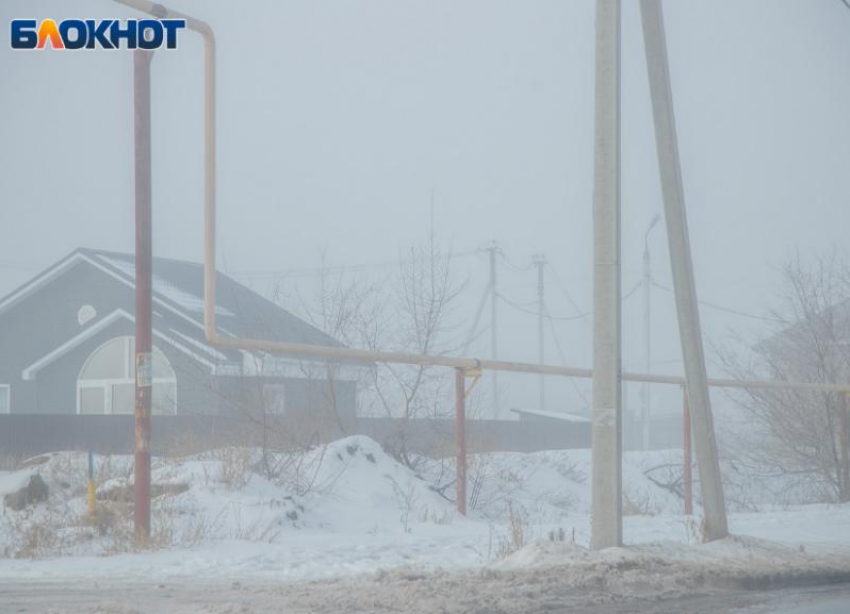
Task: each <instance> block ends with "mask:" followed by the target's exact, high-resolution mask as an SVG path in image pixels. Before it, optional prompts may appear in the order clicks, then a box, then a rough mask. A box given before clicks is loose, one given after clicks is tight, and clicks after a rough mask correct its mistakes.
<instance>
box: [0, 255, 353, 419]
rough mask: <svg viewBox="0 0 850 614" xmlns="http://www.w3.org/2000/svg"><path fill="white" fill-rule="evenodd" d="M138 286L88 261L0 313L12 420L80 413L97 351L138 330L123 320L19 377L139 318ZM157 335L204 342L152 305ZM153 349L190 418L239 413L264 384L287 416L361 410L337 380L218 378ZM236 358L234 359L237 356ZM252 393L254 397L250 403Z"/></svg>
mask: <svg viewBox="0 0 850 614" xmlns="http://www.w3.org/2000/svg"><path fill="white" fill-rule="evenodd" d="M134 299H135V296H134V290H133V288H132V287H130V286H128V285H127V284H125V283H122V282H121V281H119V280H116V279H114V278H113V277H111V276H110V275H108V274H106V273H104V272H103V271H101V270H100V269H98V268H97V267H94V266H92V265H91V264H90V263H88V262H86V261H85V260H81V261H79V262H77V263H76V264H74V265H72V266H71V267H70V268H68V269H67V270H66V271H64V272H63V273H62V274H61V275H58V276H57V277H55V278H54V279H52V280H50V281H49V282H47V283H45V284H44V285H42V286H41V287H40V288H39V289H38V290H37V291H35V292H33V293H32V294H30V295H29V296H27V297H25V298H23V299H22V300H20V301H19V302H17V303H16V304H14V305H12V306H11V307H8V308H7V309H6V310H5V311H3V312H0V384H10V385H11V387H12V390H11V399H12V405H11V410H12V412H13V413H14V414H75V413H76V411H77V379H78V377H79V374H80V371H81V369H82V367H83V365H84V364H85V362H86V360H87V359H88V357H89V356H91V354H92V352H94V351H95V350H96V349H97V348H98V347H100V346H101V345H102V344H103V343H106V342H107V341H109V340H110V339H113V338H115V337H118V336H124V335H133V334H134V324H133V322H132V321H130V320H126V319H121V320H117V321H116V322H113V323H112V324H110V325H109V326H108V327H106V328H105V329H104V330H102V331H99V332H98V333H96V334H94V335H92V336H91V337H89V338H87V339H85V340H84V341H82V342H81V343H80V344H79V345H77V346H76V347H74V348H73V349H71V350H69V351H68V352H67V353H65V354H63V355H62V356H60V357H59V358H57V359H56V360H55V361H54V362H52V363H51V364H49V365H47V366H45V367H44V368H42V369H41V370H39V371H38V372H37V373H36V376H35V379H34V380H33V381H24V380H23V379H22V377H21V372H22V371H23V370H24V369H25V368H26V367H28V366H30V365H31V364H33V363H34V362H36V361H37V360H39V359H41V358H42V357H43V356H45V355H46V354H49V353H50V352H51V351H53V350H55V349H56V348H57V347H59V346H61V345H62V344H63V343H65V342H67V341H68V340H70V339H72V338H73V337H75V336H77V335H79V334H80V333H82V332H85V330H86V328H87V326H91V325H93V324H95V323H96V322H97V321H99V320H100V319H102V318H103V317H105V316H107V315H109V314H110V313H112V312H113V311H114V310H116V309H123V310H124V311H126V312H127V313H129V314H132V313H133V312H134V305H135V300H134ZM83 305H92V306H93V307H94V308H95V309H96V310H97V317H96V318H95V320H93V321H92V322H90V323H88V325H83V326H80V324H79V323H78V321H77V313H78V311H79V309H80V307H82V306H83ZM153 326H154V329H156V330H159V331H161V332H162V333H163V334H165V335H169V336H173V331H175V330H176V331H178V332H180V333H182V334H184V335H187V336H188V337H190V338H197V337H199V331H200V328H199V327H198V326H197V325H196V324H194V323H192V322H189V321H187V320H186V319H185V318H182V317H180V316H178V315H176V314H174V313H173V312H171V311H169V310H167V309H165V308H163V307H162V306H161V305H158V304H156V303H154V320H153ZM177 340H178V342H180V343H181V345H183V346H184V347H186V348H188V349H189V350H190V351H191V353H196V354H203V352H202V351H200V350H198V349H197V348H194V347H193V346H192V345H191V344H189V343H188V342H186V341H185V340H181V339H179V338H178V339H177ZM154 344H155V345H156V346H157V347H158V348H159V349H160V350H161V351H162V352H163V353H164V354H165V356H166V357H167V358H168V360H169V362H170V363H171V366H172V367H173V369H174V371H175V374H176V377H177V411H178V413H180V414H184V415H196V414H213V413H222V414H225V415H236V414H237V413H239V411H244V410H245V409H246V408H250V409H252V410H256V408H257V407H258V406H259V403H258V400H257V398H256V396H258V395H257V394H256V392H252V391H259V390H261V389H262V388H261V384H262V383H283V384H284V385H285V386H286V393H285V395H286V411H287V413H293V414H299V415H303V414H305V413H316V414H318V415H319V416H320V417H325V418H329V419H330V418H332V419H342V420H343V421H349V422H350V420H351V419H353V417H354V413H355V407H356V400H355V397H356V385H355V383H354V382H336V383H335V385H334V386H333V387H330V386H329V385H328V383H327V382H326V381H324V380H323V381H321V382H320V381H318V380H316V381H312V382H311V381H308V380H306V379H298V378H256V381H254V380H255V378H239V377H213V376H212V375H211V373H210V368H209V366H208V365H205V364H203V363H201V362H198V361H197V360H196V359H195V358H194V357H193V356H191V355H189V354H187V353H186V352H185V351H181V350H180V349H178V348H176V347H174V346H173V345H172V344H170V343H168V342H166V341H164V340H162V339H158V338H157V337H156V336H154ZM239 356H240V355H239V353H235V354H234V356H232V357H231V358H239ZM252 395H254V396H253V397H252Z"/></svg>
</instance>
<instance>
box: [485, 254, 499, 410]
mask: <svg viewBox="0 0 850 614" xmlns="http://www.w3.org/2000/svg"><path fill="white" fill-rule="evenodd" d="M487 251H489V252H490V358H492V359H493V360H497V359H498V357H499V334H498V327H497V325H496V324H497V321H498V320H497V315H498V312H497V304H498V301H499V293H498V291H497V290H496V254H497V252H498V251H499V246H498V244H497V243H496V242H495V241H493V243H492V244H491V245H490V247H489V248H487ZM493 417H494V418H498V417H499V373H498V371H493Z"/></svg>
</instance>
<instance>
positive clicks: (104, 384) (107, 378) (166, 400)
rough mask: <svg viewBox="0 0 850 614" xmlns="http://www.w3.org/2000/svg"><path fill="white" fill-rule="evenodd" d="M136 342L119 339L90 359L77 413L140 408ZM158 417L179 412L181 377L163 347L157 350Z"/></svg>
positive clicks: (80, 381)
mask: <svg viewBox="0 0 850 614" xmlns="http://www.w3.org/2000/svg"><path fill="white" fill-rule="evenodd" d="M135 356H136V340H135V339H134V338H133V337H118V338H116V339H112V340H111V341H107V342H106V343H104V344H103V345H102V346H100V347H99V348H97V349H96V350H95V351H94V352H93V353H92V355H91V356H89V358H88V360H87V361H86V364H85V365H83V369H82V371H80V377H79V379H78V380H77V413H80V414H132V413H133V412H134V411H135V409H136V359H135ZM151 410H152V412H153V413H154V414H174V413H176V412H177V377H176V376H175V375H174V369H172V368H171V364H170V363H169V362H168V359H167V358H166V357H165V354H163V353H162V352H161V351H160V350H159V348H157V347H156V346H154V348H153V391H152V397H151Z"/></svg>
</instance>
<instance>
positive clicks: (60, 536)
mask: <svg viewBox="0 0 850 614" xmlns="http://www.w3.org/2000/svg"><path fill="white" fill-rule="evenodd" d="M677 458H678V453H675V452H653V453H628V454H627V455H626V463H625V484H624V490H625V494H626V510H627V512H628V514H629V515H627V516H626V517H625V520H624V531H625V541H626V543H627V544H629V545H630V546H633V547H630V548H628V549H613V550H610V551H606V552H605V553H589V552H588V551H587V550H586V546H587V543H588V539H589V514H588V512H589V496H590V485H589V480H588V476H589V463H590V455H589V451H586V450H572V451H557V452H540V453H536V454H492V455H486V456H482V457H480V458H477V459H474V461H473V462H472V464H471V468H470V479H471V488H470V494H471V498H472V500H473V502H474V504H475V510H474V511H473V512H472V513H471V514H470V516H469V517H468V518H464V517H460V516H458V515H457V514H456V513H455V511H454V505H453V503H452V502H451V501H450V500H448V499H447V498H446V497H444V496H443V494H445V495H446V496H450V495H452V493H453V484H452V480H453V475H452V471H451V465H450V463H449V464H446V463H440V462H438V461H427V462H423V463H422V464H421V466H420V467H419V468H418V470H417V471H418V472H417V473H414V472H413V471H411V470H410V469H408V468H407V467H404V466H402V465H400V464H399V463H397V462H396V461H395V460H393V459H392V458H390V457H389V456H387V455H386V454H385V453H384V452H383V450H381V448H380V446H379V445H378V444H376V443H375V442H374V441H372V440H370V439H368V438H365V437H350V438H347V439H343V440H340V441H338V442H335V443H333V444H331V445H329V446H326V447H324V448H320V449H316V450H313V451H311V452H309V453H306V454H303V455H299V456H297V457H279V458H274V459H272V460H273V462H274V464H275V466H274V467H273V471H267V472H266V474H267V475H272V476H273V477H272V478H271V479H269V478H267V477H263V475H262V474H263V470H262V463H261V462H260V461H261V460H262V459H261V458H260V453H259V451H257V450H239V449H230V450H223V451H217V452H214V453H208V454H205V455H200V456H196V457H191V458H186V459H176V460H158V461H157V462H156V464H155V466H154V474H153V475H154V478H153V479H154V483H155V486H156V488H155V493H156V492H159V493H161V494H160V496H159V497H158V498H157V499H156V500H155V502H154V530H153V533H154V541H155V543H156V545H157V548H156V549H154V550H150V551H144V552H132V551H131V550H132V539H131V535H132V514H131V513H130V507H129V505H130V504H129V502H128V501H127V494H128V492H130V491H129V490H128V486H129V485H130V484H129V481H128V480H130V479H131V478H132V472H131V467H132V466H131V459H130V458H125V457H111V458H99V459H98V461H97V473H98V480H99V482H100V483H99V487H98V491H99V493H100V494H101V496H106V497H108V499H109V500H101V501H99V509H100V516H99V517H98V518H97V519H95V520H91V519H89V517H88V514H87V511H86V503H85V481H86V474H85V467H86V458H85V456H84V455H81V454H72V453H61V454H56V455H51V456H49V457H47V458H45V459H41V460H44V461H45V462H43V463H42V464H38V465H34V466H31V467H27V468H24V469H20V470H17V471H14V472H0V496H3V495H4V494H6V493H9V492H13V491H14V490H16V489H18V488H20V487H21V486H22V485H24V484H26V483H27V482H28V481H29V479H30V476H32V475H34V474H38V475H40V476H41V477H42V478H43V479H44V481H45V483H46V484H47V485H48V487H49V490H50V496H49V499H48V501H46V502H42V503H39V504H37V505H35V506H32V507H30V508H28V509H25V510H22V511H13V510H11V509H5V510H4V513H3V515H2V517H0V578H3V579H4V580H8V581H17V582H33V581H42V580H63V581H69V580H73V579H75V578H79V579H91V578H98V579H99V580H103V581H129V580H132V579H134V578H145V579H146V580H150V581H154V582H157V581H162V582H166V581H180V580H181V579H185V580H188V579H192V580H196V581H197V580H208V581H216V580H222V579H226V580H227V581H233V580H238V579H240V578H241V579H253V580H257V581H271V580H275V581H279V580H316V579H323V578H342V577H351V576H356V575H358V574H363V573H366V574H375V573H377V574H378V576H380V574H384V573H391V574H396V573H399V572H397V571H390V570H398V569H401V570H403V573H412V572H411V570H415V572H416V573H421V572H435V571H436V572H438V573H444V572H446V571H457V570H463V569H466V570H469V572H474V573H478V572H477V571H476V570H477V569H489V570H495V571H498V572H499V573H507V572H509V571H510V570H514V569H517V568H522V569H532V568H535V567H537V566H544V567H548V566H563V565H569V566H573V568H574V570H581V571H580V573H579V571H575V573H576V574H578V575H577V576H576V581H577V582H578V581H579V580H580V579H581V578H585V577H590V576H593V574H597V575H598V574H600V573H602V571H603V570H604V569H609V568H618V569H619V568H625V569H627V568H630V567H633V566H643V567H651V566H652V565H658V561H661V560H663V561H665V563H664V566H665V570H666V571H664V574H662V575H664V576H665V577H670V569H671V568H670V565H675V564H679V567H680V568H681V569H686V568H687V569H691V571H693V570H694V569H696V568H697V567H699V566H700V565H701V564H710V566H712V569H715V571H716V572H717V573H719V572H720V570H723V569H725V570H727V571H731V570H738V572H743V570H750V571H753V570H760V573H762V574H769V572H770V570H771V569H773V568H775V567H777V566H779V567H782V566H785V567H786V568H789V569H790V568H791V567H793V566H796V567H795V568H796V569H801V570H804V569H806V568H811V569H814V568H816V567H817V568H818V569H821V570H824V569H825V570H827V571H829V570H833V571H836V572H841V573H844V572H845V571H847V572H850V507H848V506H829V505H804V506H788V505H784V506H782V507H771V502H766V503H764V504H763V505H762V506H761V508H762V511H759V512H736V513H733V514H731V516H730V525H731V530H732V532H733V533H734V534H736V535H740V536H748V537H747V538H746V539H732V540H727V541H724V542H721V543H716V544H707V545H701V544H700V541H701V538H700V528H699V524H698V521H695V520H693V519H690V518H688V517H685V516H683V515H682V514H681V507H682V502H681V499H680V498H679V497H678V496H677V495H675V494H674V493H673V492H671V491H670V490H669V489H667V488H665V487H664V486H663V485H659V484H660V483H661V484H663V482H664V480H663V479H660V478H659V476H660V475H661V474H660V473H659V471H661V472H663V471H665V470H666V469H665V468H669V467H671V466H674V465H675V463H676V462H677V461H676V459H677ZM659 468H661V469H659ZM647 473H649V476H648V475H647ZM440 491H442V493H443V494H441V492H440ZM518 534H519V535H518ZM695 566H696V567H695ZM700 569H702V570H703V571H700V572H696V571H694V572H693V573H703V572H704V571H705V567H704V566H703V567H700ZM682 573H684V572H682ZM588 574H590V576H588ZM594 577H595V576H594ZM659 577H661V576H659Z"/></svg>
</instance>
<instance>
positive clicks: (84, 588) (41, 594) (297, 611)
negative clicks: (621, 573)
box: [0, 579, 850, 614]
mask: <svg viewBox="0 0 850 614" xmlns="http://www.w3.org/2000/svg"><path fill="white" fill-rule="evenodd" d="M492 588H493V590H496V591H498V590H500V589H499V587H496V586H494V587H492ZM508 590H512V589H510V588H509V587H508ZM306 593H309V599H308V600H306V601H305V600H304V596H305V594H306ZM324 593H325V586H324V584H323V583H313V584H310V585H308V586H307V587H306V589H305V592H302V593H297V592H293V591H292V589H291V588H287V589H285V590H283V591H282V590H281V586H280V585H276V584H274V583H268V582H263V583H258V584H252V583H250V582H248V583H245V584H242V583H240V582H234V583H226V582H225V583H221V582H219V583H214V584H196V583H192V582H190V581H186V580H183V581H181V582H179V583H168V584H150V583H145V582H134V583H128V582H124V583H118V584H107V583H100V582H94V581H86V582H83V583H75V584H69V583H65V582H48V581H44V582H30V583H10V582H4V581H3V580H2V579H0V614H154V613H155V614H165V613H168V614H305V613H308V612H309V613H313V612H322V613H334V614H347V613H349V612H357V614H378V613H380V614H387V613H389V612H399V613H402V612H404V613H409V612H416V613H417V614H418V613H420V612H427V613H430V612H435V613H438V612H442V611H445V609H444V607H443V605H441V604H440V603H439V602H433V607H432V605H430V604H431V602H427V603H424V602H423V600H422V599H420V598H418V597H412V600H411V601H407V602H405V601H404V600H401V601H396V600H392V599H388V600H382V599H380V595H379V594H375V595H373V596H372V598H375V597H377V599H376V600H375V601H371V598H370V600H367V601H361V602H358V603H357V605H356V606H354V607H353V609H352V606H351V603H350V602H347V601H344V600H343V601H340V600H339V595H338V594H336V595H335V593H334V590H333V587H329V588H328V590H327V596H328V598H327V599H322V598H321V596H322V595H323V594H324ZM409 597H410V596H409ZM514 597H520V598H519V599H514V600H513V601H506V602H498V605H495V606H494V607H492V608H490V607H485V608H483V609H481V608H475V611H476V612H482V613H486V614H537V613H538V612H539V613H541V614H542V613H544V612H545V614H850V584H841V585H833V586H827V587H820V588H809V589H793V590H790V589H789V590H780V591H766V592H738V593H732V594H730V593H726V594H715V595H708V596H702V597H690V598H677V599H668V600H663V599H662V600H656V599H652V598H649V599H642V600H637V601H633V600H629V599H628V598H626V599H623V597H622V596H621V597H619V598H618V599H617V600H616V602H613V603H612V602H610V600H607V599H606V598H605V595H604V594H602V593H599V594H596V595H593V594H591V593H587V592H576V593H572V595H571V597H570V599H563V598H562V599H560V601H559V603H558V604H557V606H555V607H552V606H551V605H549V606H545V607H543V606H540V607H537V605H535V606H534V607H532V608H525V607H524V604H526V603H527V604H538V603H539V595H538V596H534V595H528V600H527V601H525V600H524V599H523V598H522V595H519V596H517V595H514ZM449 606H450V607H449V610H456V609H459V611H464V610H465V608H464V607H462V606H459V605H458V603H457V602H456V601H455V600H454V599H452V600H451V601H450V602H449Z"/></svg>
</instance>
